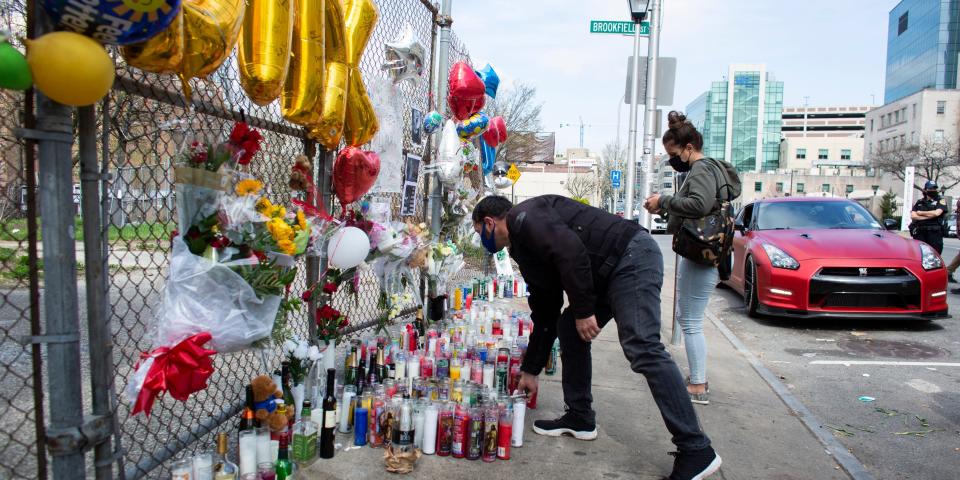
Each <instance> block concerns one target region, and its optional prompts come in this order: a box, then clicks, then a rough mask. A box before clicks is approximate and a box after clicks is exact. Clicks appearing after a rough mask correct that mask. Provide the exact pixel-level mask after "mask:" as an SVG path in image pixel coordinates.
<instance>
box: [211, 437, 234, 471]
mask: <svg viewBox="0 0 960 480" xmlns="http://www.w3.org/2000/svg"><path fill="white" fill-rule="evenodd" d="M239 470H240V469H239V467H237V464H236V463H233V462H231V461H230V460H229V459H228V458H227V434H226V433H225V432H220V433H218V434H217V458H215V459H214V465H213V478H214V480H234V479H235V478H237V473H238V472H239Z"/></svg>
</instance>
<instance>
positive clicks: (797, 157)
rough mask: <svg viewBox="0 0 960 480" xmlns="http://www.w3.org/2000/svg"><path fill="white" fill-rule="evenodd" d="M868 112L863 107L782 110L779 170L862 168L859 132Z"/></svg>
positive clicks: (863, 126)
mask: <svg viewBox="0 0 960 480" xmlns="http://www.w3.org/2000/svg"><path fill="white" fill-rule="evenodd" d="M870 109H871V107H869V106H863V105H849V106H819V107H784V109H783V140H782V141H781V142H780V168H781V169H784V170H789V171H793V170H809V169H811V168H816V167H826V166H840V167H848V168H849V167H863V166H864V165H865V156H864V150H865V147H864V145H865V143H864V138H863V133H864V129H865V125H866V114H867V112H869V111H870Z"/></svg>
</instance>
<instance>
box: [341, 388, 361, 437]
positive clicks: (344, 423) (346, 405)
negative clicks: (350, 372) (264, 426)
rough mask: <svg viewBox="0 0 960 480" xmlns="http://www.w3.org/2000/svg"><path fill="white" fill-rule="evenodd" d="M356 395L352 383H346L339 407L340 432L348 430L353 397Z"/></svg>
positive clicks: (351, 414)
mask: <svg viewBox="0 0 960 480" xmlns="http://www.w3.org/2000/svg"><path fill="white" fill-rule="evenodd" d="M356 395H357V389H356V388H355V387H354V386H353V385H347V386H346V387H344V389H343V403H342V404H341V405H342V408H341V409H340V433H347V432H349V431H350V417H352V416H353V397H355V396H356Z"/></svg>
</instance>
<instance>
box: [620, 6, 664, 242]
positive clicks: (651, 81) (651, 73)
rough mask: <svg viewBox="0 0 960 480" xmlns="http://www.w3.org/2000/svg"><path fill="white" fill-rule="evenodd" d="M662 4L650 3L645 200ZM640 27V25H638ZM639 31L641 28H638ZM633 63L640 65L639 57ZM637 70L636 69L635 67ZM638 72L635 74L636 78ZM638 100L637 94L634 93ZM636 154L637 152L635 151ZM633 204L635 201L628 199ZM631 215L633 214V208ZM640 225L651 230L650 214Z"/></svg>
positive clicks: (653, 129) (653, 138)
mask: <svg viewBox="0 0 960 480" xmlns="http://www.w3.org/2000/svg"><path fill="white" fill-rule="evenodd" d="M660 2H661V0H651V1H650V13H649V17H650V42H649V44H648V46H647V100H646V102H645V104H644V108H645V112H644V113H645V115H644V121H643V177H642V180H643V189H642V191H643V198H644V199H646V198H647V197H649V196H650V176H651V174H652V172H653V152H654V151H656V147H657V145H656V142H657V138H656V136H657V125H654V124H655V123H656V122H657V63H658V61H659V59H660V13H661V11H660ZM638 27H639V25H638ZM637 30H639V28H637ZM634 55H635V58H637V60H635V61H634V62H633V63H634V65H638V64H639V63H640V62H639V56H636V54H634ZM634 68H636V67H634ZM636 75H637V72H634V78H637V77H636ZM634 98H636V92H634ZM634 153H636V150H634ZM632 162H633V164H632V165H631V169H635V168H636V158H634V159H633V160H632ZM628 201H630V202H631V203H632V201H633V199H632V198H630V199H628ZM630 207H631V213H632V207H633V205H631V206H630ZM640 218H641V222H640V224H641V225H643V226H644V227H646V228H648V229H649V228H650V212H647V211H646V210H643V211H641V212H640Z"/></svg>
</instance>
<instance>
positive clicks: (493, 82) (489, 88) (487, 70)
mask: <svg viewBox="0 0 960 480" xmlns="http://www.w3.org/2000/svg"><path fill="white" fill-rule="evenodd" d="M477 75H478V76H479V77H480V80H483V85H484V87H486V93H487V95H488V96H489V97H490V98H497V88H498V87H500V76H498V75H497V72H496V71H495V70H494V69H493V67H492V66H490V64H489V63H488V64H487V66H485V67H483V68H481V69H480V70H477Z"/></svg>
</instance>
